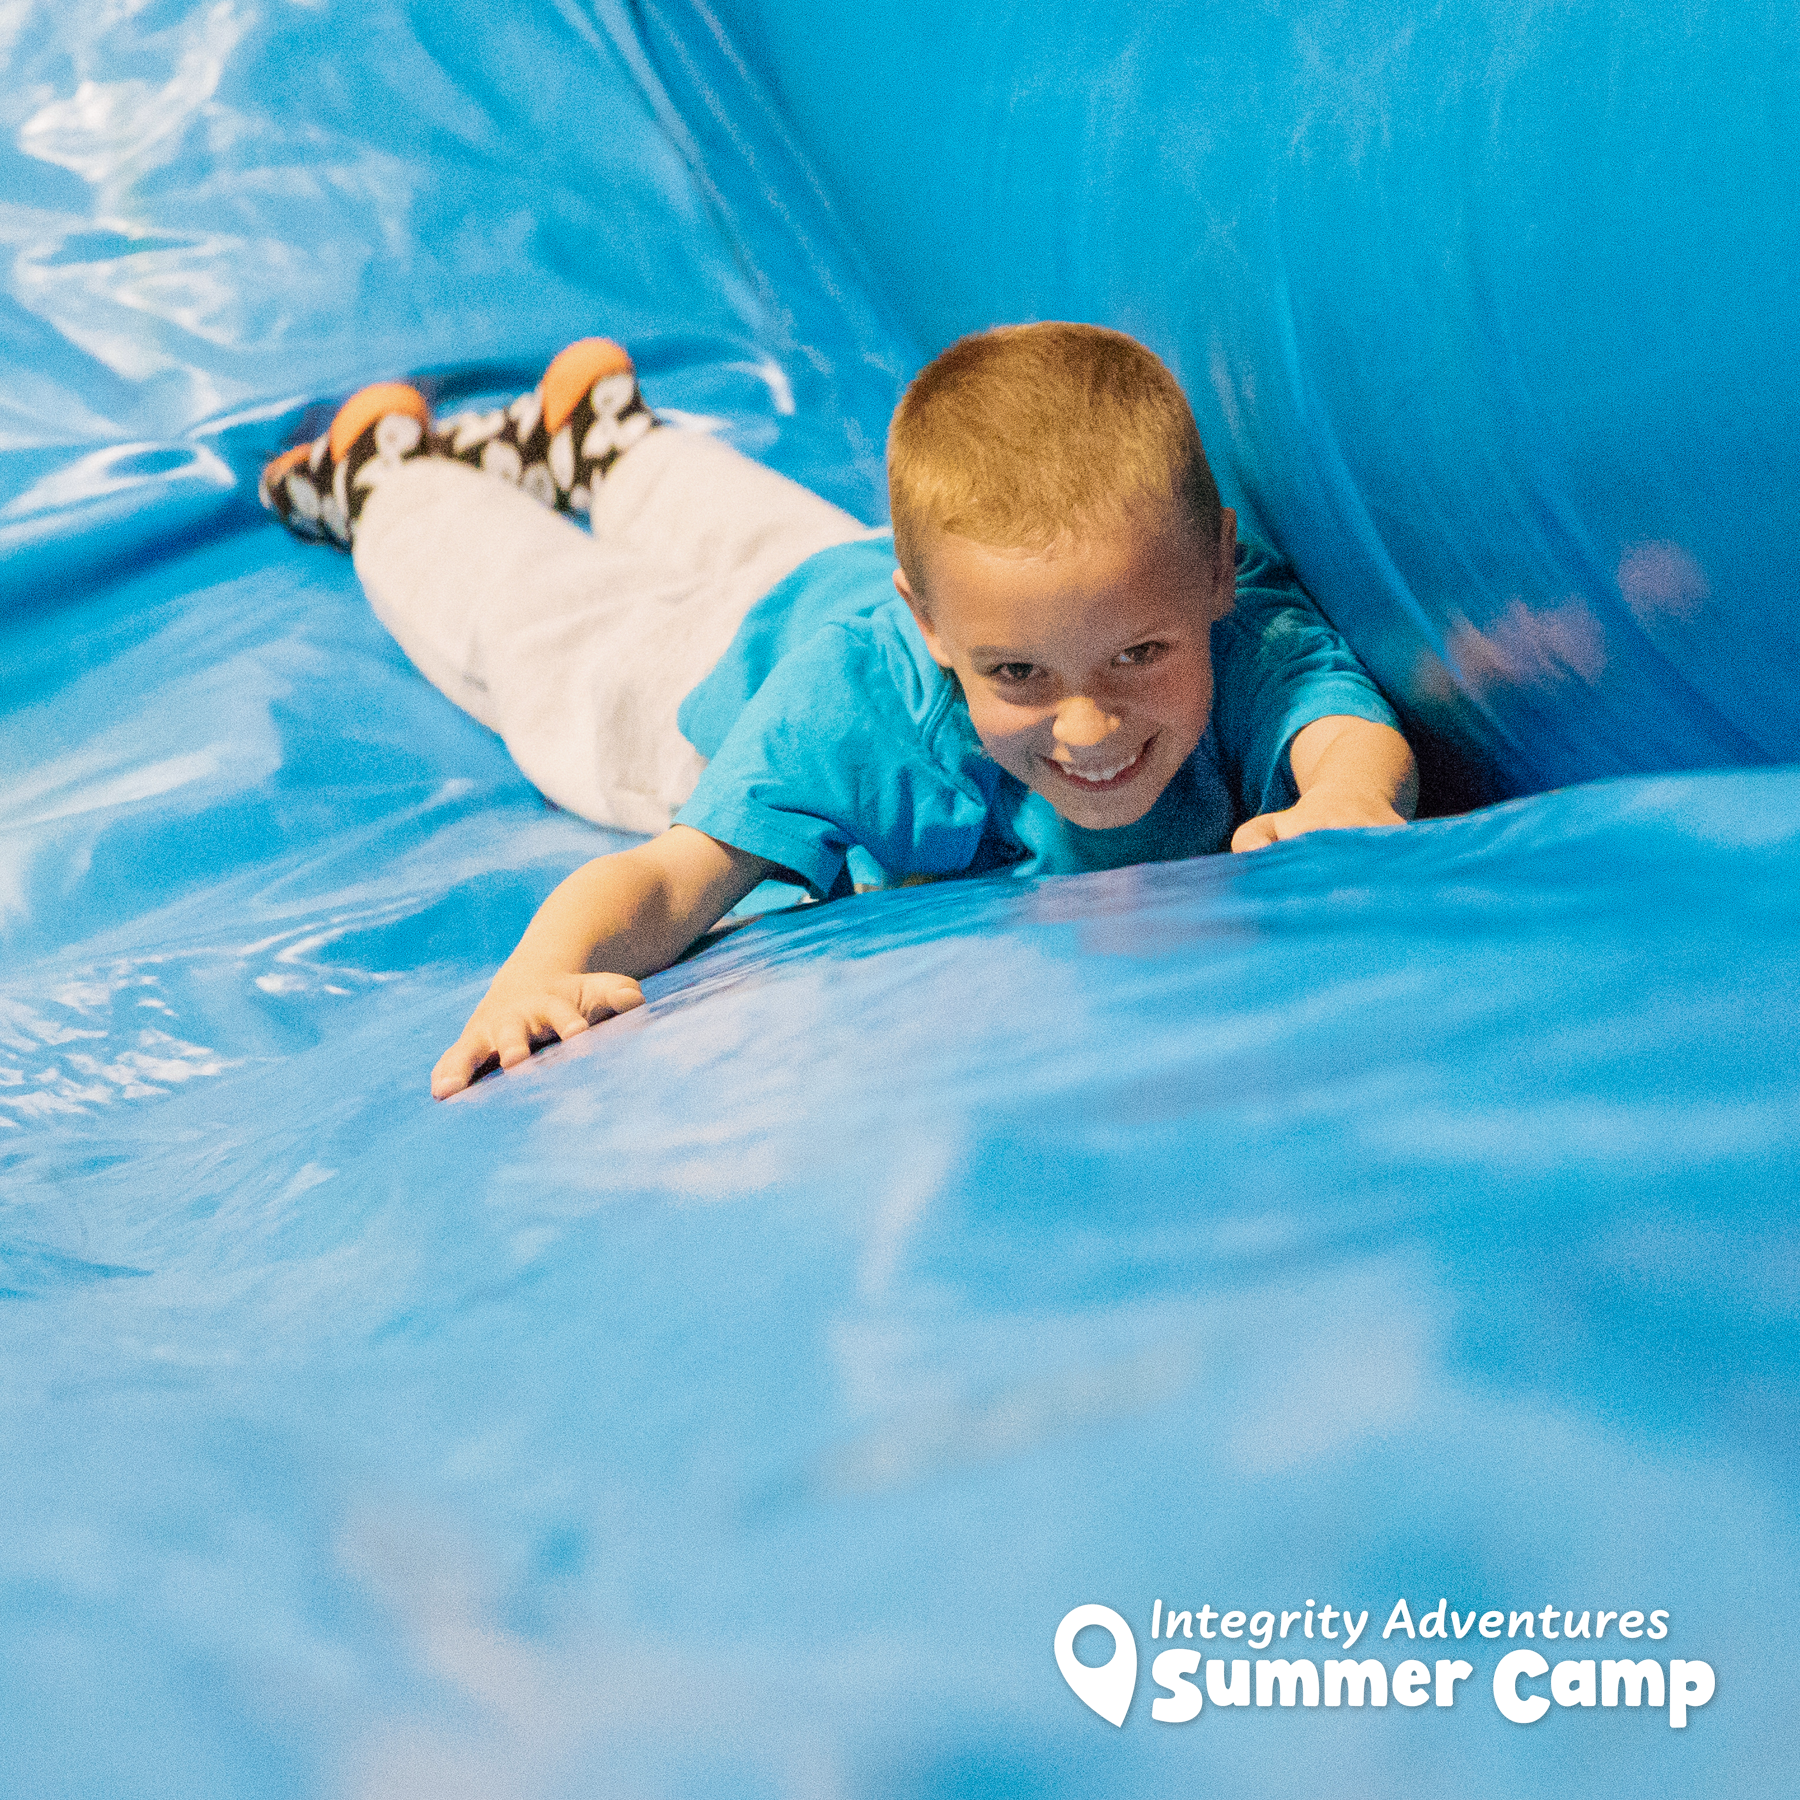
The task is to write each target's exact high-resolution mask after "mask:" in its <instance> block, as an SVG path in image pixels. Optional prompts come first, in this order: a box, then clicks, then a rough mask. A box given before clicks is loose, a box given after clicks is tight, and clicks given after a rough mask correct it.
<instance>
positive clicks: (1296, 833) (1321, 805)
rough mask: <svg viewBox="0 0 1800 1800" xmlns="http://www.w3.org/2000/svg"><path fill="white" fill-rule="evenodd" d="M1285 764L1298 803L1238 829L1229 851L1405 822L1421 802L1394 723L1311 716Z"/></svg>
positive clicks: (1414, 773)
mask: <svg viewBox="0 0 1800 1800" xmlns="http://www.w3.org/2000/svg"><path fill="white" fill-rule="evenodd" d="M1288 764H1289V766H1290V767H1291V768H1292V770H1293V772H1294V785H1295V787H1297V788H1298V789H1299V790H1300V798H1299V799H1298V800H1297V801H1296V802H1295V803H1294V804H1293V805H1292V806H1290V807H1287V808H1286V809H1284V810H1283V811H1281V812H1268V813H1263V814H1261V815H1260V816H1259V817H1257V818H1254V819H1251V820H1249V821H1248V822H1247V823H1246V824H1243V825H1240V826H1239V827H1238V828H1237V830H1236V832H1234V833H1233V835H1232V839H1231V847H1232V849H1233V850H1256V849H1260V848H1261V847H1262V846H1263V845H1264V844H1273V843H1277V842H1279V841H1280V840H1281V839H1282V838H1293V837H1302V836H1304V835H1305V834H1306V833H1307V832H1309V831H1341V830H1345V829H1347V828H1350V827H1354V826H1358V825H1404V824H1405V823H1406V821H1407V820H1408V819H1410V818H1411V817H1412V816H1413V811H1414V809H1415V808H1416V807H1417V806H1418V804H1419V768H1418V764H1417V763H1416V762H1415V761H1414V760H1413V753H1412V748H1411V746H1410V745H1409V744H1408V743H1407V741H1406V739H1405V738H1403V737H1402V736H1401V735H1400V733H1399V732H1397V731H1396V730H1395V729H1394V728H1393V727H1392V726H1391V725H1378V724H1376V723H1375V722H1374V721H1373V720H1372V719H1358V718H1354V717H1352V716H1350V715H1347V714H1334V715H1333V716H1331V717H1329V718H1324V719H1314V720H1313V722H1312V723H1311V724H1310V725H1307V726H1304V727H1302V729H1301V730H1299V731H1297V732H1296V733H1295V734H1294V741H1293V743H1292V745H1291V746H1290V747H1289V750H1288Z"/></svg>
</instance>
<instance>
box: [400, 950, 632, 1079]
mask: <svg viewBox="0 0 1800 1800" xmlns="http://www.w3.org/2000/svg"><path fill="white" fill-rule="evenodd" d="M643 1004H644V990H643V989H642V988H640V987H639V986H638V984H637V983H636V982H635V981H633V980H632V979H631V977H630V976H629V975H554V976H550V977H548V978H547V979H545V980H543V981H541V982H533V983H529V984H522V985H520V986H518V987H515V988H510V989H506V990H503V989H502V988H501V986H500V984H499V983H498V982H496V983H495V984H494V986H493V987H492V988H490V989H489V990H488V993H487V997H486V998H485V999H484V1000H483V1001H482V1002H481V1004H480V1005H479V1006H478V1007H476V1009H475V1011H474V1013H473V1014H472V1015H471V1016H470V1018H469V1022H468V1024H467V1025H465V1026H464V1027H463V1032H462V1036H461V1037H459V1038H458V1039H457V1040H456V1042H455V1043H454V1044H452V1045H451V1046H450V1048H449V1049H448V1050H446V1051H445V1052H444V1054H443V1055H442V1056H440V1057H439V1058H438V1063H437V1067H436V1068H435V1069H433V1070H432V1071H431V1097H432V1099H434V1100H446V1099H448V1098H449V1097H450V1095H452V1094H460V1093H461V1092H462V1090H463V1089H464V1088H466V1087H467V1086H468V1085H469V1084H470V1082H472V1081H474V1080H476V1079H477V1078H478V1077H480V1076H482V1075H485V1074H486V1073H487V1072H488V1070H490V1069H493V1068H502V1069H512V1068H516V1067H517V1066H518V1065H519V1064H520V1063H522V1062H524V1061H526V1060H527V1058H529V1057H530V1055H531V1053H532V1051H534V1050H538V1049H541V1048H542V1047H543V1046H544V1045H545V1044H551V1043H555V1042H557V1041H558V1040H559V1039H560V1040H562V1041H563V1042H567V1041H568V1039H570V1038H572V1037H579V1036H580V1035H581V1033H582V1032H584V1031H586V1030H587V1028H588V1027H589V1026H590V1025H598V1024H599V1023H600V1021H601V1020H602V1019H609V1018H611V1017H612V1016H613V1015H614V1014H615V1013H624V1012H630V1011H631V1010H632V1008H633V1007H638V1006H642V1005H643Z"/></svg>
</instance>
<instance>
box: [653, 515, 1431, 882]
mask: <svg viewBox="0 0 1800 1800" xmlns="http://www.w3.org/2000/svg"><path fill="white" fill-rule="evenodd" d="M893 571H894V550H893V544H892V541H891V540H890V539H888V538H886V537H882V538H869V539H859V540H857V541H856V542H853V543H848V544H840V545H838V546H837V547H835V548H834V549H830V550H824V551H821V552H820V553H819V554H818V555H817V556H814V557H812V558H810V559H809V560H808V561H806V562H804V563H802V564H801V565H800V567H799V568H798V569H796V570H795V571H794V572H793V574H791V575H790V576H788V577H787V579H786V580H785V581H782V582H780V583H779V584H778V585H777V586H775V587H774V588H772V589H770V591H769V592H768V593H767V594H765V595H764V596H763V598H762V599H761V600H759V601H758V602H757V603H756V605H755V606H754V607H752V608H751V610H750V613H749V614H748V616H747V617H746V618H745V620H744V622H743V624H742V625H741V626H740V627H739V629H738V634H737V636H736V638H735V639H734V640H733V641H732V644H731V648H730V649H729V650H727V651H726V653H725V655H724V656H723V657H722V658H721V659H720V661H719V664H718V666H717V667H716V668H715V669H714V670H713V672H712V673H711V674H710V675H709V676H708V677H707V678H706V680H704V681H703V682H701V684H700V685H699V686H698V687H697V688H695V689H694V691H693V692H692V693H691V694H689V695H688V697H687V698H686V700H684V701H683V702H682V706H681V712H680V718H679V722H680V725H681V730H682V734H683V736H685V737H686V738H687V740H688V741H689V743H691V744H692V745H693V746H694V748H695V749H696V750H698V751H699V752H700V753H701V755H702V756H705V757H707V758H709V759H710V760H709V761H708V764H707V767H706V770H705V772H704V773H703V774H702V775H701V777H700V783H699V785H698V786H697V787H696V788H695V789H694V792H693V795H692V797H691V798H690V799H689V800H688V803H687V804H686V805H685V806H684V807H682V809H681V810H680V812H678V813H677V814H676V815H675V819H676V823H677V824H680V825H691V826H692V827H693V828H694V829H695V830H696V831H704V832H705V833H706V834H707V835H708V836H709V837H713V838H717V839H718V840H719V841H720V842H722V843H727V844H733V845H736V846H737V848H738V849H740V850H748V851H750V852H751V853H752V854H753V855H756V856H764V857H767V858H768V859H769V860H770V861H771V862H774V863H779V864H780V865H781V866H782V867H783V868H785V869H791V870H792V871H793V872H794V873H795V874H796V875H798V876H799V877H800V879H801V880H802V881H803V882H805V884H806V885H807V887H808V888H810V889H811V890H812V891H813V892H814V893H815V894H820V895H827V896H829V895H831V894H834V893H843V892H845V891H847V889H848V888H849V886H850V876H849V873H848V871H847V866H846V865H847V860H848V858H849V857H850V855H851V853H852V852H853V851H859V852H860V853H861V854H860V855H859V856H858V858H857V860H858V863H859V865H860V866H859V868H858V870H857V880H858V883H859V885H866V884H867V882H868V879H869V874H870V871H869V870H868V869H867V866H866V864H864V863H863V860H862V859H863V857H867V858H868V859H871V860H872V861H873V862H874V863H875V864H876V865H877V871H876V873H877V874H878V877H879V879H883V880H886V881H889V882H896V881H902V880H905V879H907V878H909V877H921V876H924V877H929V876H939V875H974V874H981V873H983V872H985V871H987V870H991V869H1010V870H1012V871H1014V872H1015V873H1019V874H1033V875H1037V874H1064V873H1073V872H1075V871H1078V870H1084V869H1117V868H1122V867H1124V866H1125V865H1126V864H1127V863H1137V862H1165V861H1169V860H1171V859H1173V858H1176V857H1183V856H1202V855H1207V854H1209V853H1211V852H1212V851H1215V850H1223V849H1224V848H1225V847H1226V846H1227V845H1228V844H1229V843H1230V841H1231V834H1232V832H1233V831H1235V830H1236V829H1237V827H1238V826H1239V825H1241V824H1242V823H1243V822H1244V820H1246V819H1249V818H1254V817H1255V816H1256V815H1257V814H1258V813H1264V812H1272V811H1275V810H1277V809H1279V808H1281V807H1284V806H1291V805H1292V804H1293V803H1294V801H1295V800H1296V799H1297V798H1298V794H1297V792H1296V790H1295V787H1294V783H1293V776H1292V773H1291V772H1290V770H1289V768H1288V760H1287V748H1288V745H1289V744H1290V743H1291V742H1292V740H1293V737H1294V734H1295V733H1296V732H1298V731H1299V730H1300V729H1301V728H1302V727H1303V726H1305V725H1310V724H1311V723H1312V721H1313V720H1314V719H1322V718H1326V717H1328V716H1331V715H1334V714H1344V713H1347V714H1351V715H1354V716H1355V717H1357V718H1360V719H1371V720H1374V721H1375V722H1376V723H1378V724H1382V725H1393V726H1395V727H1396V728H1398V721H1397V720H1396V719H1395V717H1394V714H1393V711H1392V709H1391V708H1390V707H1389V706H1388V704H1387V702H1386V701H1385V700H1384V699H1383V698H1382V697H1381V693H1380V691H1379V689H1377V688H1376V686H1375V684H1374V682H1373V681H1372V680H1370V678H1369V675H1368V673H1367V671H1366V670H1365V669H1364V668H1363V666H1362V664H1361V663H1359V662H1358V661H1357V659H1356V657H1355V655H1354V653H1353V652H1352V651H1351V649H1350V647H1349V646H1348V645H1347V644H1346V643H1345V642H1344V640H1343V639H1342V638H1341V637H1339V636H1338V634H1337V633H1336V632H1335V631H1334V630H1333V629H1332V628H1331V626H1330V625H1328V624H1327V623H1326V621H1325V619H1324V618H1323V617H1322V616H1321V614H1320V613H1319V610H1318V608H1317V607H1315V606H1314V605H1313V603H1312V601H1311V600H1310V599H1309V598H1308V597H1307V595H1306V593H1305V590H1304V589H1302V588H1301V586H1300V584H1299V582H1298V581H1296V580H1295V578H1294V576H1293V573H1292V571H1290V570H1289V569H1288V568H1287V567H1286V566H1285V565H1284V564H1282V563H1281V562H1280V561H1278V560H1277V559H1276V558H1275V557H1274V555H1272V554H1271V553H1270V552H1269V551H1268V550H1266V549H1264V548H1263V547H1262V546H1261V545H1259V544H1256V543H1254V542H1249V541H1246V542H1242V543H1240V544H1239V546H1238V554H1237V603H1236V605H1235V607H1234V608H1233V610H1232V611H1231V612H1230V613H1229V614H1228V615H1227V616H1226V617H1225V618H1224V619H1221V620H1220V621H1219V623H1218V624H1216V625H1215V626H1214V627H1213V632H1212V653H1213V711H1212V720H1211V723H1210V724H1209V726H1208V728H1207V731H1206V734H1205V736H1203V737H1202V738H1201V740H1200V743H1199V745H1198V747H1197V748H1196V749H1195V751H1194V753H1193V755H1192V756H1190V757H1189V758H1188V760H1187V761H1186V762H1185V763H1184V764H1183V765H1182V767H1181V769H1180V770H1179V771H1178V772H1177V774H1176V775H1175V777H1174V779H1173V780H1172V781H1171V782H1170V783H1169V785H1168V786H1167V787H1166V788H1165V789H1164V790H1163V792H1162V794H1161V796H1160V797H1159V798H1158V800H1157V802H1156V804H1155V805H1154V806H1153V807H1151V808H1150V810H1149V811H1148V812H1147V813H1146V814H1145V815H1144V816H1143V818H1141V819H1139V820H1138V821H1137V822H1136V823H1135V824H1132V825H1124V826H1120V827H1118V828H1116V829H1113V830H1108V831H1092V830H1088V829H1087V828H1085V827H1083V826H1080V825H1075V824H1072V823H1070V821H1069V820H1067V819H1065V818H1063V817H1062V815H1061V814H1060V813H1058V812H1057V811H1056V809H1055V808H1054V807H1053V806H1052V805H1051V804H1050V802H1049V801H1048V800H1046V799H1045V798H1044V797H1043V796H1042V795H1041V794H1037V793H1034V792H1033V791H1032V790H1031V789H1030V788H1028V787H1026V786H1025V784H1024V783H1023V782H1021V781H1020V780H1019V779H1018V778H1017V777H1016V776H1013V775H1009V774H1007V773H1006V771H1005V770H1003V769H1002V768H1001V767H1000V766H999V764H998V763H996V762H994V761H992V760H991V759H990V758H989V757H988V756H987V754H986V753H985V752H984V751H983V750H982V748H981V741H980V739H979V738H977V737H976V735H975V727H974V725H973V723H972V722H971V720H970V718H969V708H968V703H967V702H966V701H965V700H964V698H963V694H962V688H961V686H960V684H959V683H958V682H957V680H956V678H955V676H954V675H952V674H951V673H950V672H949V671H948V670H945V669H941V668H939V667H938V665H937V664H936V663H935V662H933V661H932V659H931V655H930V652H929V651H927V650H926V648H925V640H924V638H923V637H922V636H920V634H919V628H918V626H917V625H916V624H915V623H914V621H913V617H912V613H911V611H910V610H909V608H908V607H907V605H906V603H905V601H903V600H902V599H900V597H899V596H898V595H897V594H896V593H895V592H894V587H893Z"/></svg>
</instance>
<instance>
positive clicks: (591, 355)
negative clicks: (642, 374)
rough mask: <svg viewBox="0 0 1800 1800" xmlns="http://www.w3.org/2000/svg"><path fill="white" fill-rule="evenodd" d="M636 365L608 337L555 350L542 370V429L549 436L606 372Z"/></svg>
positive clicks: (625, 370)
mask: <svg viewBox="0 0 1800 1800" xmlns="http://www.w3.org/2000/svg"><path fill="white" fill-rule="evenodd" d="M635 368H636V365H635V364H634V363H633V362H632V360H631V358H630V357H629V356H627V355H626V354H625V352H624V350H622V349H621V348H620V347H619V346H618V345H617V344H615V343H614V342H613V341H612V339H611V338H582V339H580V340H579V341H578V342H576V343H573V344H571V345H570V346H569V347H568V349H566V350H559V351H558V352H557V353H556V355H555V356H554V357H553V358H552V359H551V362H550V366H549V368H547V369H546V370H545V371H544V379H543V382H542V383H541V391H542V393H543V396H544V429H545V430H546V431H548V432H550V433H552V434H553V435H554V434H555V433H556V432H559V431H561V430H562V428H563V426H564V425H565V424H567V423H568V418H569V414H570V413H572V412H573V411H574V410H575V408H576V407H577V406H578V405H579V404H580V403H581V396H582V395H583V394H585V393H586V392H587V391H588V389H589V388H591V387H592V386H593V385H594V383H595V382H596V381H601V380H604V379H605V377H606V376H608V375H626V374H631V373H633V372H634V371H635Z"/></svg>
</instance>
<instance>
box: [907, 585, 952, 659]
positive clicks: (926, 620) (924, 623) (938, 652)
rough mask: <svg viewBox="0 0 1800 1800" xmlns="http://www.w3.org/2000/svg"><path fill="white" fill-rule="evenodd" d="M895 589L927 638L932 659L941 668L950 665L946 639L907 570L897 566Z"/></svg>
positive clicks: (922, 635)
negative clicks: (936, 627) (933, 625)
mask: <svg viewBox="0 0 1800 1800" xmlns="http://www.w3.org/2000/svg"><path fill="white" fill-rule="evenodd" d="M894 589H895V592H897V593H898V594H899V596H900V598H901V599H902V600H904V601H905V602H906V604H907V608H908V610H909V611H910V612H911V613H912V616H913V623H914V624H915V625H917V626H918V628H919V635H920V637H922V638H923V639H924V640H925V648H926V649H927V650H929V651H930V652H931V660H932V661H933V662H934V663H936V664H937V666H938V667H939V668H940V669H947V668H949V667H950V653H949V652H948V651H947V650H946V649H945V648H944V640H943V639H942V638H941V637H939V636H938V634H937V632H936V631H935V630H934V629H933V628H932V623H931V616H930V615H929V614H928V613H927V612H926V610H925V604H924V602H923V601H922V600H920V598H919V596H918V595H917V594H915V593H914V592H913V590H912V583H911V582H910V581H908V580H907V579H906V571H905V570H904V569H902V568H898V567H896V568H895V570H894Z"/></svg>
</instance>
